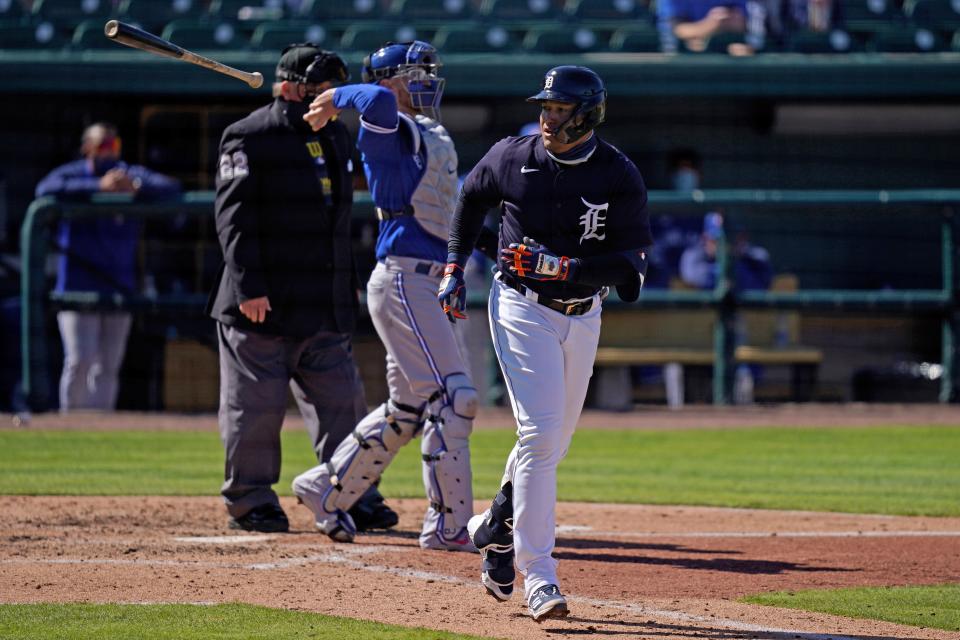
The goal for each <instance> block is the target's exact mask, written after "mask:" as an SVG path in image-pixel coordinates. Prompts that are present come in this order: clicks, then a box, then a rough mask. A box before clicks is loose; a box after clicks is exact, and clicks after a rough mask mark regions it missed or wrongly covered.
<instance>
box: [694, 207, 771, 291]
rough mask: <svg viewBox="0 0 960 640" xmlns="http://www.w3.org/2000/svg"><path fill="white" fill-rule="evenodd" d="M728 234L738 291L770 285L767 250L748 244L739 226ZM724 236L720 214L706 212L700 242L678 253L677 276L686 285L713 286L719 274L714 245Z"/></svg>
mask: <svg viewBox="0 0 960 640" xmlns="http://www.w3.org/2000/svg"><path fill="white" fill-rule="evenodd" d="M729 233H730V235H731V238H730V239H729V242H730V259H731V260H733V270H732V274H733V278H734V286H735V287H736V288H737V289H738V290H746V289H767V288H769V287H770V283H771V282H772V280H773V268H772V266H771V264H770V253H769V252H768V251H767V250H766V249H764V248H763V247H758V246H756V245H753V244H751V243H750V240H749V237H748V235H747V233H746V232H745V231H744V230H742V229H732V230H729ZM723 235H724V219H723V215H722V214H720V213H717V212H710V213H708V214H707V215H705V216H704V218H703V234H702V235H701V238H700V241H699V242H698V243H697V244H695V245H693V246H691V247H688V248H687V249H686V250H685V251H684V252H683V255H681V256H680V278H681V279H682V280H683V282H684V283H685V284H687V285H689V286H691V287H696V288H698V289H712V288H714V287H715V286H716V284H717V278H718V276H719V273H718V271H719V265H718V264H717V248H718V245H719V242H720V239H721V238H723Z"/></svg>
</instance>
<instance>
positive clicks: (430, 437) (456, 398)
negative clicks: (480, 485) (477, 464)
mask: <svg viewBox="0 0 960 640" xmlns="http://www.w3.org/2000/svg"><path fill="white" fill-rule="evenodd" d="M438 404H439V405H440V406H439V411H437V412H436V413H434V414H433V415H431V416H430V417H429V418H428V419H427V421H426V424H425V425H424V431H423V441H422V442H421V449H420V451H421V453H422V455H423V485H424V488H425V489H426V493H427V499H428V500H429V501H430V506H429V507H428V508H427V512H426V515H425V516H424V518H423V530H422V532H421V534H420V546H421V547H423V548H425V549H464V550H470V551H472V550H473V545H472V544H470V541H469V537H468V536H467V532H466V526H467V522H468V521H469V520H470V516H471V515H472V514H473V487H472V481H473V478H472V475H471V472H470V448H469V438H470V433H471V431H472V430H473V419H474V417H475V416H476V415H477V391H476V389H474V388H473V387H472V386H470V380H469V379H468V378H467V377H466V376H465V375H463V374H453V375H451V376H449V377H448V378H447V381H446V385H445V389H444V393H443V395H442V397H440V398H439V399H438Z"/></svg>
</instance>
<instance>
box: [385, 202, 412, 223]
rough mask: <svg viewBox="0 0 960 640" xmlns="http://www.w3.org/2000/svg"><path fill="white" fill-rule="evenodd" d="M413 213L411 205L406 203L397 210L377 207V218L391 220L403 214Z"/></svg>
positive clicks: (410, 214)
mask: <svg viewBox="0 0 960 640" xmlns="http://www.w3.org/2000/svg"><path fill="white" fill-rule="evenodd" d="M412 215H413V205H410V204H408V205H406V206H405V207H404V208H403V209H400V210H399V211H387V210H386V209H381V208H380V207H377V220H393V219H394V218H402V217H404V216H412Z"/></svg>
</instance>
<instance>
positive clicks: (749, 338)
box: [594, 274, 823, 409]
mask: <svg viewBox="0 0 960 640" xmlns="http://www.w3.org/2000/svg"><path fill="white" fill-rule="evenodd" d="M671 288H673V286H672V287H671ZM770 289H771V291H796V289H797V279H796V277H795V276H793V275H791V274H782V275H778V276H776V277H775V278H774V282H773V285H772V286H771V288H770ZM738 316H739V319H738V324H739V328H740V329H741V331H742V332H743V333H744V335H745V336H746V338H745V340H744V342H743V344H741V345H740V346H738V347H737V348H736V349H735V351H734V361H735V363H736V364H752V365H762V366H765V367H777V366H788V367H790V368H791V376H790V398H791V399H792V400H793V401H796V402H806V401H810V400H811V399H812V398H813V395H814V392H815V389H816V384H817V374H818V369H819V366H820V363H821V362H822V361H823V352H822V351H821V350H820V349H816V348H812V347H807V346H803V345H800V344H799V338H800V314H799V313H798V312H797V311H784V310H741V311H739V312H738ZM716 317H717V314H716V312H715V310H713V309H695V310H680V309H638V308H633V309H631V308H629V307H628V306H622V307H614V306H608V307H607V308H606V309H604V312H603V321H602V326H601V330H600V344H599V348H598V349H597V357H596V361H595V363H594V377H595V378H596V381H595V382H596V389H595V391H596V393H595V397H594V404H596V405H597V406H600V407H604V408H620V409H624V408H629V406H630V405H631V404H632V397H633V387H632V383H631V382H630V376H629V367H632V366H666V365H679V366H680V367H682V375H683V383H684V384H683V388H684V389H686V390H688V392H687V393H685V394H682V395H686V396H687V399H688V400H691V401H694V402H697V401H703V402H707V401H709V400H710V395H711V394H710V388H711V385H710V380H711V378H712V374H713V359H714V352H713V328H714V322H715V320H716ZM681 401H682V399H681Z"/></svg>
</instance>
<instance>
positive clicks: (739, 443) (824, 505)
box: [0, 427, 960, 516]
mask: <svg viewBox="0 0 960 640" xmlns="http://www.w3.org/2000/svg"><path fill="white" fill-rule="evenodd" d="M513 441H514V435H513V433H512V431H511V430H507V429H503V430H482V431H477V432H476V433H475V434H474V435H473V437H472V440H471V443H472V444H471V447H472V462H473V469H474V487H475V493H476V495H477V497H478V498H489V497H491V496H492V494H493V491H494V489H495V488H496V487H497V485H498V483H499V479H500V476H501V474H502V470H503V464H504V461H505V460H506V457H507V454H508V453H509V451H510V448H511V447H512V446H513ZM283 452H284V459H283V476H282V478H281V481H280V483H279V484H278V485H277V490H278V491H279V492H280V493H281V494H283V495H289V492H290V489H289V487H290V481H291V480H292V478H293V476H294V475H296V474H297V473H299V472H300V471H302V470H303V469H306V468H307V467H308V466H310V465H311V464H313V463H314V461H313V458H312V452H311V450H310V445H309V440H308V436H307V434H306V433H305V432H302V431H292V432H284V435H283ZM958 459H960V428H948V427H878V428H871V429H866V428H858V429H839V428H838V429H824V428H817V429H802V428H798V429H793V428H766V429H765V428H750V429H729V430H684V431H639V430H634V431H605V430H604V431H600V430H583V431H580V432H578V433H577V434H576V435H575V437H574V441H573V444H572V446H571V448H570V453H569V455H568V456H567V459H566V460H564V461H563V463H562V464H561V466H560V474H559V496H560V499H561V500H583V501H592V502H621V503H643V504H688V505H712V506H729V507H757V508H764V509H809V510H816V511H844V512H853V513H882V514H903V515H935V516H960V465H958V464H957V463H956V461H957V460H958ZM0 469H2V472H0V494H28V495H32V494H52V495H60V494H68V495H216V494H217V493H218V491H219V487H220V483H221V482H222V477H221V473H222V469H223V451H222V448H221V445H220V441H219V438H218V436H217V434H215V433H213V432H197V431H184V432H173V431H158V432H143V431H130V432H115V431H100V432H96V431H90V432H84V431H73V430H71V431H30V430H20V431H9V430H8V431H0ZM381 488H382V490H383V492H384V493H385V494H386V495H388V496H395V497H423V488H422V485H421V479H420V460H419V444H418V442H414V443H411V444H410V445H408V446H407V447H404V449H402V450H401V452H400V454H399V455H398V456H397V459H396V461H395V462H394V464H393V465H391V467H390V469H389V470H388V471H387V473H386V474H385V476H384V482H383V485H382V486H381Z"/></svg>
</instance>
